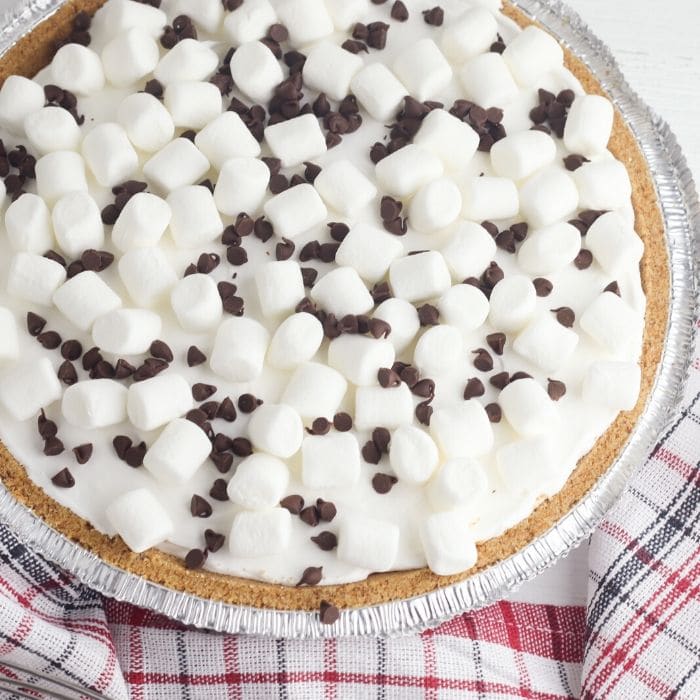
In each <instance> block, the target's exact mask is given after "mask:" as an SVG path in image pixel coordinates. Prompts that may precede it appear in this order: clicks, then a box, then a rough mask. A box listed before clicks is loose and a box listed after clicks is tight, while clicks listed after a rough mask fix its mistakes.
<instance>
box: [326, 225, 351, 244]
mask: <svg viewBox="0 0 700 700" xmlns="http://www.w3.org/2000/svg"><path fill="white" fill-rule="evenodd" d="M328 228H329V231H330V234H331V238H332V239H333V240H334V241H335V242H336V243H342V242H343V241H344V240H345V237H346V236H347V235H348V233H350V227H349V226H348V225H347V224H342V223H338V222H332V223H330V224H328Z"/></svg>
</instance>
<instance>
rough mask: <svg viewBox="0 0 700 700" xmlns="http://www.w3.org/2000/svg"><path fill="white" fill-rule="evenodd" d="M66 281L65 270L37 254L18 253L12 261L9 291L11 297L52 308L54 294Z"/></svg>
mask: <svg viewBox="0 0 700 700" xmlns="http://www.w3.org/2000/svg"><path fill="white" fill-rule="evenodd" d="M65 281H66V270H65V268H64V267H63V266H62V265H60V264H59V263H57V262H54V261H53V260H49V259H48V258H45V257H43V256H41V255H36V254H35V253H17V254H16V255H14V256H13V258H12V260H11V261H10V269H9V270H8V273H7V291H8V293H9V294H10V296H13V297H15V298H16V299H21V300H22V301H30V302H32V303H34V304H40V305H41V306H51V304H52V300H53V295H54V292H55V291H56V290H57V289H58V288H59V287H60V286H61V285H62V284H63V283H64V282H65Z"/></svg>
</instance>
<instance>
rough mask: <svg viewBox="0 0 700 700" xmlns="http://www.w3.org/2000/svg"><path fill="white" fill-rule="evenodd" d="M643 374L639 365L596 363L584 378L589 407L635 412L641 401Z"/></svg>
mask: <svg viewBox="0 0 700 700" xmlns="http://www.w3.org/2000/svg"><path fill="white" fill-rule="evenodd" d="M641 381H642V371H641V369H640V367H639V365H638V364H637V363H636V362H592V363H591V364H590V366H589V367H588V370H587V371H586V375H585V377H584V378H583V386H582V388H581V395H582V397H583V400H584V401H586V402H587V403H591V404H597V405H603V406H606V407H607V408H612V409H613V410H615V411H631V410H632V409H633V408H634V407H635V406H636V405H637V400H638V399H639V390H640V386H641Z"/></svg>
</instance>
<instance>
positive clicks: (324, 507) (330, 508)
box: [316, 498, 338, 523]
mask: <svg viewBox="0 0 700 700" xmlns="http://www.w3.org/2000/svg"><path fill="white" fill-rule="evenodd" d="M316 510H317V511H318V517H319V519H320V520H321V521H322V522H325V523H330V522H333V520H334V518H335V516H336V515H337V514H338V509H337V508H336V506H335V503H331V502H330V501H324V500H323V499H322V498H317V499H316Z"/></svg>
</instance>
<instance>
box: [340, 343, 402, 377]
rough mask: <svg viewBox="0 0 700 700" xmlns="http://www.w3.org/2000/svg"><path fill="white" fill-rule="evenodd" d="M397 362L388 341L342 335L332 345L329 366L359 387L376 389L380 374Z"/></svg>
mask: <svg viewBox="0 0 700 700" xmlns="http://www.w3.org/2000/svg"><path fill="white" fill-rule="evenodd" d="M395 359H396V353H395V351H394V346H393V345H392V344H391V343H390V342H389V341H388V340H375V339H374V338H369V337H367V336H364V335H341V336H340V337H339V338H335V339H334V340H332V341H331V342H330V344H329V345H328V364H329V365H330V366H331V367H333V368H334V369H337V370H338V371H339V372H340V373H341V374H342V375H343V376H344V377H345V378H346V379H347V380H349V381H351V382H352V383H353V384H355V385H356V386H375V385H376V384H377V372H378V371H379V370H380V369H382V368H384V367H391V366H392V365H393V364H394V360H395Z"/></svg>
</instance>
